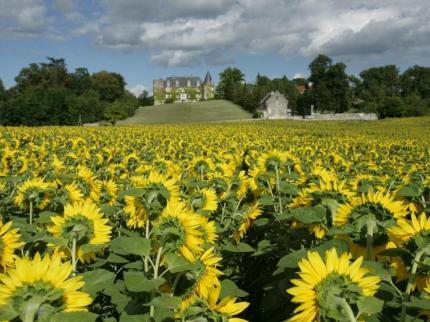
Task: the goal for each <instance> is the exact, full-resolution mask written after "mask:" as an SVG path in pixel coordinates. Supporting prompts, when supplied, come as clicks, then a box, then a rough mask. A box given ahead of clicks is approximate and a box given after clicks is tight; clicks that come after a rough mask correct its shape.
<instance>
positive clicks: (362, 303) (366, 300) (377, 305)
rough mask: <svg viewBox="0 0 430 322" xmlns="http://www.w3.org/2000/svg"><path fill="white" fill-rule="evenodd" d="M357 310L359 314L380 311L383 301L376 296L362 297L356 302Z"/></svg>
mask: <svg viewBox="0 0 430 322" xmlns="http://www.w3.org/2000/svg"><path fill="white" fill-rule="evenodd" d="M357 306H358V310H359V312H360V313H361V314H369V315H371V314H376V313H379V312H381V311H382V308H383V307H384V301H382V300H380V299H378V298H376V297H369V296H366V297H362V298H360V299H359V300H358V302H357Z"/></svg>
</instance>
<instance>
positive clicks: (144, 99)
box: [137, 90, 154, 106]
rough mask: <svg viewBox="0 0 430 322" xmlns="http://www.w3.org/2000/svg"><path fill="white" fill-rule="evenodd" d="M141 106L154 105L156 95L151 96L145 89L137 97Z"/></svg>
mask: <svg viewBox="0 0 430 322" xmlns="http://www.w3.org/2000/svg"><path fill="white" fill-rule="evenodd" d="M137 100H138V102H139V105H140V106H152V105H154V96H150V95H149V92H148V91H147V90H144V91H143V92H142V93H141V94H140V95H139V97H138V98H137Z"/></svg>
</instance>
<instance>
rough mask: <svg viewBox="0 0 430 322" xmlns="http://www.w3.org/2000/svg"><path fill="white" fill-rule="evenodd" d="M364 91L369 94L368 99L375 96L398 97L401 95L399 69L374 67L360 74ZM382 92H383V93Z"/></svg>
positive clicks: (387, 66) (390, 66)
mask: <svg viewBox="0 0 430 322" xmlns="http://www.w3.org/2000/svg"><path fill="white" fill-rule="evenodd" d="M360 76H361V78H362V88H363V91H366V92H368V93H369V94H368V98H369V99H370V98H371V97H374V98H375V99H378V98H377V97H375V94H377V95H380V94H383V95H384V96H397V95H399V94H400V90H401V87H400V75H399V69H398V68H397V66H395V65H386V66H382V67H372V68H369V69H366V70H363V71H362V72H361V73H360ZM381 90H382V91H381Z"/></svg>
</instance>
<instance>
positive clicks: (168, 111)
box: [118, 100, 252, 125]
mask: <svg viewBox="0 0 430 322" xmlns="http://www.w3.org/2000/svg"><path fill="white" fill-rule="evenodd" d="M250 118H252V115H251V114H250V113H248V112H246V111H244V110H243V109H242V108H241V107H240V106H237V105H235V104H233V103H230V102H228V101H224V100H213V101H205V102H197V103H178V104H165V105H158V106H145V107H141V108H140V109H138V110H137V111H136V114H135V115H134V116H133V117H130V118H128V119H126V120H124V121H121V122H118V124H122V125H126V124H159V123H191V122H208V121H230V120H241V119H250Z"/></svg>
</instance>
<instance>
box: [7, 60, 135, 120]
mask: <svg viewBox="0 0 430 322" xmlns="http://www.w3.org/2000/svg"><path fill="white" fill-rule="evenodd" d="M47 59H48V62H47V63H39V64H36V63H32V64H30V65H29V66H28V67H25V68H23V69H22V70H21V71H20V73H19V75H18V76H17V77H16V78H15V81H16V85H15V86H14V87H12V88H11V89H9V90H8V91H6V90H5V89H4V87H3V84H2V83H1V81H0V119H1V121H0V124H4V125H77V124H82V123H88V122H96V121H100V120H102V119H103V117H104V115H105V107H106V105H107V104H108V103H109V104H110V103H115V102H116V101H119V102H118V103H117V106H115V107H109V108H108V110H107V111H106V115H109V119H118V117H119V116H118V115H120V114H122V113H123V112H122V111H124V115H125V116H124V117H122V116H121V117H120V119H121V118H125V117H127V116H131V115H133V114H134V111H135V110H136V108H137V105H138V103H137V99H136V98H135V97H134V96H133V95H132V94H130V93H128V92H127V91H126V90H125V81H124V79H123V77H122V76H121V75H119V74H117V73H110V72H106V71H103V72H99V73H96V74H93V75H90V74H89V72H88V70H87V69H86V68H83V67H82V68H77V69H76V70H75V71H74V72H73V73H69V72H68V70H67V67H66V63H65V61H64V59H63V58H59V59H56V58H52V57H48V58H47ZM119 105H121V108H119V107H118V106H119ZM119 110H120V111H119Z"/></svg>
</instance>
